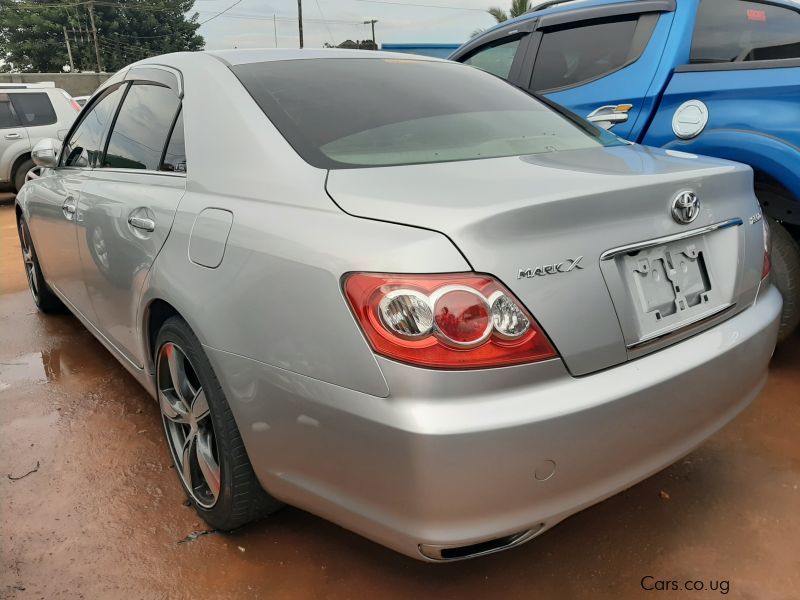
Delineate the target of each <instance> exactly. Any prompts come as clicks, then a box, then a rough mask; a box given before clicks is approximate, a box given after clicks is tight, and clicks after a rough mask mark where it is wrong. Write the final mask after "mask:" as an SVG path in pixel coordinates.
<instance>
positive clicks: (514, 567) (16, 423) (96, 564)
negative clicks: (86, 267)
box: [0, 206, 800, 600]
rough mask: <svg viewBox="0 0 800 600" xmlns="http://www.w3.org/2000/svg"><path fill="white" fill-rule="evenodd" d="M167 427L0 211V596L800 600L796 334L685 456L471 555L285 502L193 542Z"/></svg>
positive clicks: (195, 522) (193, 523) (194, 524)
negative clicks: (422, 552)
mask: <svg viewBox="0 0 800 600" xmlns="http://www.w3.org/2000/svg"><path fill="white" fill-rule="evenodd" d="M162 435H163V434H162V431H161V424H160V421H159V414H158V411H157V407H156V405H155V403H154V402H153V401H152V400H151V399H150V397H149V396H148V395H147V394H146V393H145V392H144V391H143V390H142V389H141V388H140V387H139V386H138V385H137V384H136V383H135V382H134V381H133V379H132V378H131V377H129V376H128V374H127V373H126V372H125V371H124V370H123V368H122V367H121V366H119V365H118V364H117V363H116V362H115V361H114V359H113V358H112V357H111V355H109V354H108V353H107V352H106V351H105V350H104V348H103V347H102V346H101V345H100V344H99V343H98V342H96V341H95V340H94V338H93V337H92V336H91V335H90V334H89V333H88V332H87V331H86V330H85V329H84V328H83V327H82V326H81V325H80V324H79V323H78V321H77V320H76V319H75V318H73V317H71V316H67V315H65V316H58V317H45V316H42V315H40V314H38V313H37V312H36V310H35V308H34V305H33V302H32V300H31V297H30V294H29V293H28V290H27V287H26V281H25V278H24V274H23V270H22V261H21V259H20V254H19V247H18V242H17V238H16V232H15V228H14V219H13V208H12V207H11V206H0V598H20V599H22V598H46V599H48V600H49V599H51V598H70V599H71V598H92V599H93V598H270V599H271V598H416V597H432V598H472V597H481V598H483V597H487V598H496V597H503V598H557V599H570V598H599V599H606V598H607V599H617V598H649V597H652V598H712V597H717V596H720V595H726V596H728V597H731V598H749V599H759V600H761V599H793V598H800V510H798V509H800V336H798V337H796V338H795V339H794V340H792V341H791V342H790V343H788V344H786V345H785V346H784V347H783V348H782V349H781V350H780V351H779V352H778V353H777V354H776V355H775V358H774V360H773V362H772V368H771V372H770V378H769V383H768V385H767V388H766V390H765V391H764V393H763V394H762V395H761V397H760V398H759V399H758V400H757V401H756V402H755V403H754V405H753V406H752V407H751V408H749V409H748V410H747V411H746V412H745V413H744V414H742V415H741V416H740V417H739V418H738V419H737V420H736V421H735V422H734V423H733V424H732V425H730V426H729V427H728V428H726V429H725V430H724V431H722V432H721V433H719V434H717V435H716V436H715V437H713V438H712V439H711V440H710V441H709V442H708V443H706V444H705V445H704V446H702V447H701V448H700V449H699V450H697V451H696V452H694V453H693V454H691V455H690V456H688V457H687V458H686V459H685V460H682V461H680V462H679V463H677V464H676V465H674V466H672V467H670V468H669V469H667V470H665V471H663V472H661V473H659V474H658V475H656V476H654V477H651V478H650V479H648V480H646V481H644V482H643V483H641V484H639V485H637V486H635V487H634V488H632V489H630V490H628V491H626V492H624V493H622V494H619V495H617V496H615V497H613V498H611V499H609V500H607V501H606V502H603V503H602V504H599V505H597V506H595V507H593V508H590V509H588V510H586V511H584V512H582V513H580V514H578V515H576V516H574V517H572V518H570V519H568V520H567V521H565V522H564V523H562V524H561V525H559V526H557V527H555V528H554V529H552V530H551V531H549V532H547V533H545V534H544V535H543V536H541V537H540V538H538V539H536V540H534V541H533V542H531V543H529V544H527V545H526V546H522V547H521V548H518V549H516V550H512V551H510V552H505V553H501V554H497V555H494V556H490V557H486V558H482V559H477V560H473V561H468V562H463V563H453V564H448V565H429V564H424V563H420V562H416V561H413V560H411V559H408V558H406V557H404V556H401V555H399V554H395V553H393V552H391V551H389V550H386V549H384V548H382V547H380V546H377V545H375V544H373V543H371V542H369V541H367V540H364V539H362V538H360V537H358V536H357V535H355V534H352V533H350V532H348V531H345V530H343V529H341V528H339V527H337V526H335V525H332V524H330V523H327V522H325V521H323V520H322V519H319V518H317V517H314V516H312V515H310V514H307V513H304V512H302V511H299V510H296V509H291V508H288V509H285V510H283V511H281V512H279V513H277V514H275V515H273V516H272V517H271V518H269V519H267V520H264V521H261V522H259V523H256V524H254V525H251V526H249V527H246V528H244V529H242V530H240V531H238V532H236V533H234V534H228V535H222V534H211V535H205V536H202V537H198V538H197V539H194V540H193V541H189V542H187V543H180V541H181V540H183V539H184V538H186V537H187V536H190V534H192V532H196V531H201V530H203V529H205V526H204V524H203V523H202V522H200V520H199V519H198V517H197V516H196V515H195V513H194V512H193V511H192V510H191V509H190V508H187V507H186V506H184V504H183V502H184V496H183V493H182V492H181V489H180V487H179V484H178V480H177V478H176V475H175V473H173V469H172V467H171V463H170V457H169V453H168V451H167V447H166V444H165V443H164V440H163V439H162ZM29 471H33V472H31V473H30V474H29V475H27V476H24V475H25V474H26V473H28V472H29ZM9 476H11V477H14V478H19V477H22V478H21V479H14V480H12V479H11V478H10V477H9ZM23 476H24V477H23ZM647 576H651V577H652V578H651V579H645V585H646V586H647V587H653V588H656V589H654V590H653V591H649V592H648V591H644V590H643V589H642V586H641V582H642V579H643V578H644V577H647ZM663 580H668V581H672V580H675V581H677V582H678V584H677V585H679V586H681V587H682V586H683V585H684V582H685V581H687V580H691V581H697V585H698V586H699V585H700V584H701V583H702V584H703V585H704V586H705V588H706V589H705V590H704V591H692V592H686V591H682V592H674V591H669V588H670V586H669V585H667V589H668V591H661V592H659V591H657V590H658V588H659V587H664V585H663V584H659V583H657V581H663ZM712 586H713V587H715V588H716V590H713V591H712V590H710V589H709V588H710V587H712ZM726 590H727V592H728V593H727V594H724V593H723V592H724V591H726Z"/></svg>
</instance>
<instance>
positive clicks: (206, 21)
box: [199, 0, 242, 25]
mask: <svg viewBox="0 0 800 600" xmlns="http://www.w3.org/2000/svg"><path fill="white" fill-rule="evenodd" d="M241 1H242V0H236V2H234V3H233V4H231V5H230V6H229V7H228V8H226V9H225V10H221V11H220V12H218V13H217V14H215V15H214V16H213V17H209V18H208V19H206V20H205V21H200V23H199V24H200V25H203V24H204V23H208V22H209V21H213V20H214V19H216V18H217V17H221V16H222V15H224V14H225V13H226V12H228V11H229V10H230V9H232V8H233V7H234V6H236V5H237V4H239V3H240V2H241Z"/></svg>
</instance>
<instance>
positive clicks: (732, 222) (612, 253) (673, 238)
mask: <svg viewBox="0 0 800 600" xmlns="http://www.w3.org/2000/svg"><path fill="white" fill-rule="evenodd" d="M743 224H744V221H742V220H741V219H740V218H738V217H736V218H734V219H728V220H726V221H720V222H719V223H713V224H711V225H706V226H705V227H700V228H698V229H691V230H689V231H682V232H680V233H673V234H671V235H665V236H663V237H659V238H653V239H651V240H644V241H642V242H635V243H633V244H626V245H625V246H617V247H616V248H611V249H610V250H606V251H605V252H603V253H602V254H601V255H600V260H601V261H603V260H611V259H612V258H616V257H617V256H620V255H621V254H628V253H629V252H638V251H639V250H645V249H647V248H653V247H655V246H661V245H662V244H669V243H671V242H678V241H680V240H686V239H689V238H693V237H696V236H698V235H705V234H706V233H711V232H712V231H718V230H720V229H728V228H729V227H738V226H739V225H743Z"/></svg>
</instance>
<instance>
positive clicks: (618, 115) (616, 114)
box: [586, 104, 633, 129]
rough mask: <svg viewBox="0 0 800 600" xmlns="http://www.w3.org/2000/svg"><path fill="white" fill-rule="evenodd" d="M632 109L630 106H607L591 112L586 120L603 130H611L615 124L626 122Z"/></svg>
mask: <svg viewBox="0 0 800 600" xmlns="http://www.w3.org/2000/svg"><path fill="white" fill-rule="evenodd" d="M632 108H633V105H632V104H609V105H606V106H601V107H600V108H597V109H595V110H593V111H592V112H590V113H589V114H588V115H587V116H586V119H587V120H588V121H590V122H592V123H594V124H595V125H597V126H599V127H602V128H603V129H611V128H612V127H613V126H614V125H616V124H617V123H624V122H625V121H627V120H628V112H629V111H630V110H631V109H632Z"/></svg>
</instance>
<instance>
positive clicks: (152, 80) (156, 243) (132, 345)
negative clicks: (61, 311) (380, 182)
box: [78, 67, 186, 367]
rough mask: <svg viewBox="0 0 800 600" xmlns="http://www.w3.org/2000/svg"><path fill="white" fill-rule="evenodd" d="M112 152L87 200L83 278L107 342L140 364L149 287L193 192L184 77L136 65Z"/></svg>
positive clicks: (107, 151) (109, 144)
mask: <svg viewBox="0 0 800 600" xmlns="http://www.w3.org/2000/svg"><path fill="white" fill-rule="evenodd" d="M124 86H125V88H126V89H125V95H124V98H123V99H122V102H121V104H120V107H119V110H118V113H117V115H116V117H115V118H114V121H113V124H112V126H111V130H110V133H109V135H108V141H107V142H106V149H105V152H104V153H103V156H102V158H101V160H100V162H99V164H98V168H96V169H94V171H93V172H92V174H91V177H90V178H89V180H88V181H87V183H86V185H85V187H84V190H83V194H82V196H81V213H82V215H83V217H84V218H83V222H82V223H81V226H82V227H81V230H82V232H81V233H82V234H81V235H79V238H78V239H79V242H78V243H79V251H80V256H81V264H82V268H83V277H84V279H85V281H86V285H87V289H88V292H89V295H90V297H91V300H92V304H93V307H94V310H95V313H96V315H97V321H98V327H99V328H100V330H101V331H102V332H103V334H104V335H105V336H106V338H107V339H108V340H109V341H110V342H111V343H112V344H113V345H114V346H115V347H116V348H117V349H118V350H119V351H120V352H121V353H122V354H124V355H125V356H126V357H127V358H128V360H130V361H131V362H132V363H134V364H135V365H136V366H137V367H141V366H142V365H143V364H144V362H143V360H144V357H143V356H142V354H141V350H140V345H139V344H138V331H137V328H136V326H135V323H136V322H137V316H138V307H139V297H140V293H141V290H142V289H143V286H142V284H143V283H144V279H145V277H146V276H147V273H148V272H149V270H150V266H151V265H152V264H153V261H154V260H155V257H156V255H157V254H158V252H159V250H161V247H162V246H163V244H164V242H165V241H166V238H167V235H168V233H169V231H170V229H171V228H172V221H173V219H174V216H175V212H176V211H177V208H178V203H179V202H180V200H181V198H182V197H183V195H184V192H185V188H186V156H185V150H184V143H183V117H182V113H181V97H182V89H181V87H180V76H179V74H177V73H176V72H174V71H172V70H165V69H161V68H155V67H146V68H145V67H139V68H132V69H131V70H130V71H129V72H128V74H127V75H126V83H125V84H124Z"/></svg>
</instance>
